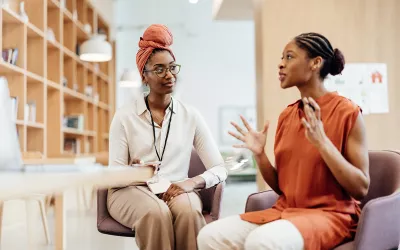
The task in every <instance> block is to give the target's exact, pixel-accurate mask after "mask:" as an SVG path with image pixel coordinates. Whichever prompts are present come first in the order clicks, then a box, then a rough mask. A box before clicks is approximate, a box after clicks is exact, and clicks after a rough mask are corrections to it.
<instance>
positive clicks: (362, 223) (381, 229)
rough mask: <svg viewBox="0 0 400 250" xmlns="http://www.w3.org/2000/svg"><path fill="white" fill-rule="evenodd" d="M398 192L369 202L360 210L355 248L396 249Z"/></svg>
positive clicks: (399, 229)
mask: <svg viewBox="0 0 400 250" xmlns="http://www.w3.org/2000/svg"><path fill="white" fill-rule="evenodd" d="M399 211H400V192H397V193H395V194H392V195H389V196H384V197H380V198H376V199H373V200H370V201H369V202H367V204H365V206H364V208H363V209H362V212H361V216H360V220H359V223H358V228H357V233H356V237H355V239H354V241H355V248H356V249H362V250H373V249H392V248H397V247H398V245H399V241H400V216H399Z"/></svg>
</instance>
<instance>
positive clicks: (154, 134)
mask: <svg viewBox="0 0 400 250" xmlns="http://www.w3.org/2000/svg"><path fill="white" fill-rule="evenodd" d="M145 101H146V107H147V109H148V110H149V112H150V117H151V124H152V125H153V139H154V149H155V150H156V154H157V157H158V160H159V161H160V162H161V161H162V159H163V157H164V153H165V148H166V147H167V141H168V136H169V130H170V128H171V121H172V113H173V110H174V102H173V100H172V98H171V109H172V110H171V116H170V117H169V123H168V129H167V135H166V136H165V142H164V150H163V152H162V155H161V157H160V154H159V153H158V150H157V146H156V128H155V126H154V120H153V115H152V114H151V110H150V106H149V101H148V96H146V98H145Z"/></svg>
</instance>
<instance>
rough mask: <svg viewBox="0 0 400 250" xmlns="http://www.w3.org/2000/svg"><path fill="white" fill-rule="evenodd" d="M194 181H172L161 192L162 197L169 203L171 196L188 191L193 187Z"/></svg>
mask: <svg viewBox="0 0 400 250" xmlns="http://www.w3.org/2000/svg"><path fill="white" fill-rule="evenodd" d="M195 185H196V184H195V182H194V181H192V180H190V179H189V180H186V181H182V182H178V183H173V184H171V185H170V186H169V188H168V190H167V191H166V192H165V193H164V194H163V197H162V199H163V200H164V201H165V202H167V203H169V202H170V201H171V200H172V199H173V198H175V197H176V196H178V195H181V194H183V193H190V192H192V191H193V190H194V188H195Z"/></svg>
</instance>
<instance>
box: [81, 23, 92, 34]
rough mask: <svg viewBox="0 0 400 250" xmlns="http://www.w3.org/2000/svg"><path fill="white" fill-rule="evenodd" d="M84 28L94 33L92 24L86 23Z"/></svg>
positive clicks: (87, 31)
mask: <svg viewBox="0 0 400 250" xmlns="http://www.w3.org/2000/svg"><path fill="white" fill-rule="evenodd" d="M83 30H84V31H85V32H86V33H88V34H90V33H92V26H91V25H90V24H88V23H86V24H85V25H84V26H83Z"/></svg>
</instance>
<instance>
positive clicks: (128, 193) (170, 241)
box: [107, 186, 206, 250]
mask: <svg viewBox="0 0 400 250" xmlns="http://www.w3.org/2000/svg"><path fill="white" fill-rule="evenodd" d="M107 207H108V211H109V213H110V215H111V216H112V217H113V218H114V219H115V220H116V221H118V222H119V223H121V224H122V225H124V226H126V227H129V228H132V229H133V230H135V234H136V237H135V238H136V243H137V245H138V246H139V248H140V249H141V250H173V249H176V250H192V249H193V250H196V249H197V243H196V237H197V235H198V233H199V231H200V229H201V228H202V227H204V225H205V224H206V222H205V220H204V217H203V215H202V203H201V200H200V197H199V196H198V195H197V194H196V193H194V192H192V193H185V194H181V195H179V196H177V197H175V198H174V199H172V201H171V202H170V203H169V204H168V205H167V204H166V203H165V202H164V201H163V200H161V199H159V198H158V197H157V196H156V195H154V194H153V193H152V192H151V191H150V190H149V189H148V188H147V187H146V186H130V187H126V188H122V189H111V190H109V192H108V201H107Z"/></svg>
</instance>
